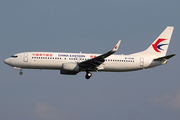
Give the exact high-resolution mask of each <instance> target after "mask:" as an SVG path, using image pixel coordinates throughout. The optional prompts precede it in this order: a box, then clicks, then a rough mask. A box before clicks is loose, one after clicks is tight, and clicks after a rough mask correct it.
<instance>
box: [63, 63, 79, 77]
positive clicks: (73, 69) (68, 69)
mask: <svg viewBox="0 0 180 120" xmlns="http://www.w3.org/2000/svg"><path fill="white" fill-rule="evenodd" d="M78 72H79V65H78V64H77V63H63V64H62V70H61V74H67V75H76V74H77V73H78Z"/></svg>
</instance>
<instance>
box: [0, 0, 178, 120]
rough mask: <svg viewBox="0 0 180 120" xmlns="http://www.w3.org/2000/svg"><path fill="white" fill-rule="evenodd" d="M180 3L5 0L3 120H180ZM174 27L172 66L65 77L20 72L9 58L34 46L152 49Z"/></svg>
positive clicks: (0, 27) (0, 26) (0, 70)
mask: <svg viewBox="0 0 180 120" xmlns="http://www.w3.org/2000/svg"><path fill="white" fill-rule="evenodd" d="M179 4H180V1H177V0H171V1H168V0H151V1H143V0H136V1H133V0H128V1H127V0H126V1H119V0H111V1H108V0H96V1H83V0H76V1H71V0H51V1H48V0H39V1H37V0H32V1H23V0H16V1H6V0H1V1H0V18H1V19H0V41H1V44H0V54H1V57H0V58H1V63H0V66H1V67H0V95H1V97H0V98H1V100H0V119H4V120H12V119H18V120H24V119H26V120H37V119H38V120H59V119H60V120H72V119H74V120H85V119H86V120H92V119H93V120H100V119H102V120H109V119H112V120H119V119H123V120H129V119H133V120H139V119H146V120H152V119H153V120H161V119H163V120H169V119H173V120H179V119H180V114H179V113H180V88H179V84H180V81H179V77H180V75H179V67H180V65H179V60H180V58H179V53H180V52H179V51H180V47H179V44H180V41H179V32H180V23H179V21H180V13H179V11H180V8H179ZM167 26H174V27H175V29H174V32H173V36H172V39H171V43H170V46H169V50H168V52H167V54H174V53H175V54H177V55H176V56H175V57H173V58H172V59H170V60H169V62H168V63H167V64H166V65H163V66H159V67H156V68H153V69H146V70H141V71H135V72H123V73H111V72H99V73H93V76H92V78H91V79H90V80H86V79H85V78H84V76H85V73H79V74H78V75H76V76H65V75H60V73H59V72H60V71H56V70H23V72H24V74H23V75H22V76H20V75H19V74H18V72H19V71H17V70H13V68H12V67H10V66H7V65H5V64H4V63H3V61H4V59H5V58H8V57H9V56H11V55H13V54H15V53H19V52H26V51H50V52H81V51H82V52H84V53H105V52H107V51H109V50H110V49H112V47H113V46H114V45H115V44H116V43H117V41H118V40H119V39H120V40H122V41H121V45H120V48H119V50H118V51H117V53H116V54H131V53H134V52H139V51H142V50H144V49H146V48H147V47H148V46H149V45H150V44H151V43H152V42H153V41H154V39H155V38H156V37H157V36H158V35H159V34H160V33H161V32H162V31H163V30H164V29H165V28H166V27H167Z"/></svg>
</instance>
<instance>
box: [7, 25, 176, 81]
mask: <svg viewBox="0 0 180 120" xmlns="http://www.w3.org/2000/svg"><path fill="white" fill-rule="evenodd" d="M173 29H174V27H173V26H167V27H166V29H165V30H164V31H163V32H162V33H161V34H160V35H159V36H158V37H157V38H156V39H155V41H154V42H153V43H152V44H151V45H150V46H149V47H148V48H147V49H146V50H144V51H142V52H138V53H133V54H129V55H112V54H114V53H115V52H116V51H117V50H118V48H119V45H120V42H121V40H119V41H118V42H117V44H116V45H115V47H114V48H113V49H112V50H110V51H109V52H107V53H105V54H93V53H90V54H87V53H82V52H80V53H64V52H63V53H61V52H23V53H18V54H14V55H13V56H11V57H10V58H7V59H5V60H4V63H5V64H7V65H10V66H12V67H14V69H17V70H20V72H19V74H20V75H22V74H23V72H22V69H53V70H60V74H64V75H76V74H77V73H79V72H82V71H84V72H86V75H85V78H86V79H89V78H90V77H91V76H92V73H91V72H98V71H104V72H126V71H135V70H143V69H147V68H154V67H156V66H159V65H163V64H166V63H167V62H168V59H169V58H171V57H173V56H175V55H176V54H171V55H167V56H166V52H167V50H168V46H169V43H170V40H171V36H172V32H173Z"/></svg>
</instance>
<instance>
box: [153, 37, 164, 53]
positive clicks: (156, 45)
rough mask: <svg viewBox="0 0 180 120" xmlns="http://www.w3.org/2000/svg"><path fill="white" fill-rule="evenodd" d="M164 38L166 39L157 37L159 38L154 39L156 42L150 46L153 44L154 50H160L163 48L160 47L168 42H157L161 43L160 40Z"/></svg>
mask: <svg viewBox="0 0 180 120" xmlns="http://www.w3.org/2000/svg"><path fill="white" fill-rule="evenodd" d="M164 40H167V39H162V38H159V39H158V40H157V41H156V43H154V44H152V46H153V48H154V50H155V51H156V52H161V51H160V50H163V49H162V48H161V47H162V46H164V45H168V44H159V43H161V42H162V41H164Z"/></svg>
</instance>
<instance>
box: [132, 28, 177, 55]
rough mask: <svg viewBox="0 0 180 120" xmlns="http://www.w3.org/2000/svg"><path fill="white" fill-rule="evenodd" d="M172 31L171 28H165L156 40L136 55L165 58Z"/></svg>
mask: <svg viewBox="0 0 180 120" xmlns="http://www.w3.org/2000/svg"><path fill="white" fill-rule="evenodd" d="M173 29H174V27H173V26H168V27H166V29H165V30H164V31H163V32H162V33H161V34H160V35H159V36H158V37H157V38H156V40H155V41H154V42H153V43H152V44H151V45H150V46H149V47H148V48H147V49H146V50H145V51H143V52H140V53H137V54H143V55H152V56H157V57H163V56H166V53H167V50H168V46H169V43H170V40H171V36H172V32H173ZM134 55H135V54H134Z"/></svg>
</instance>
